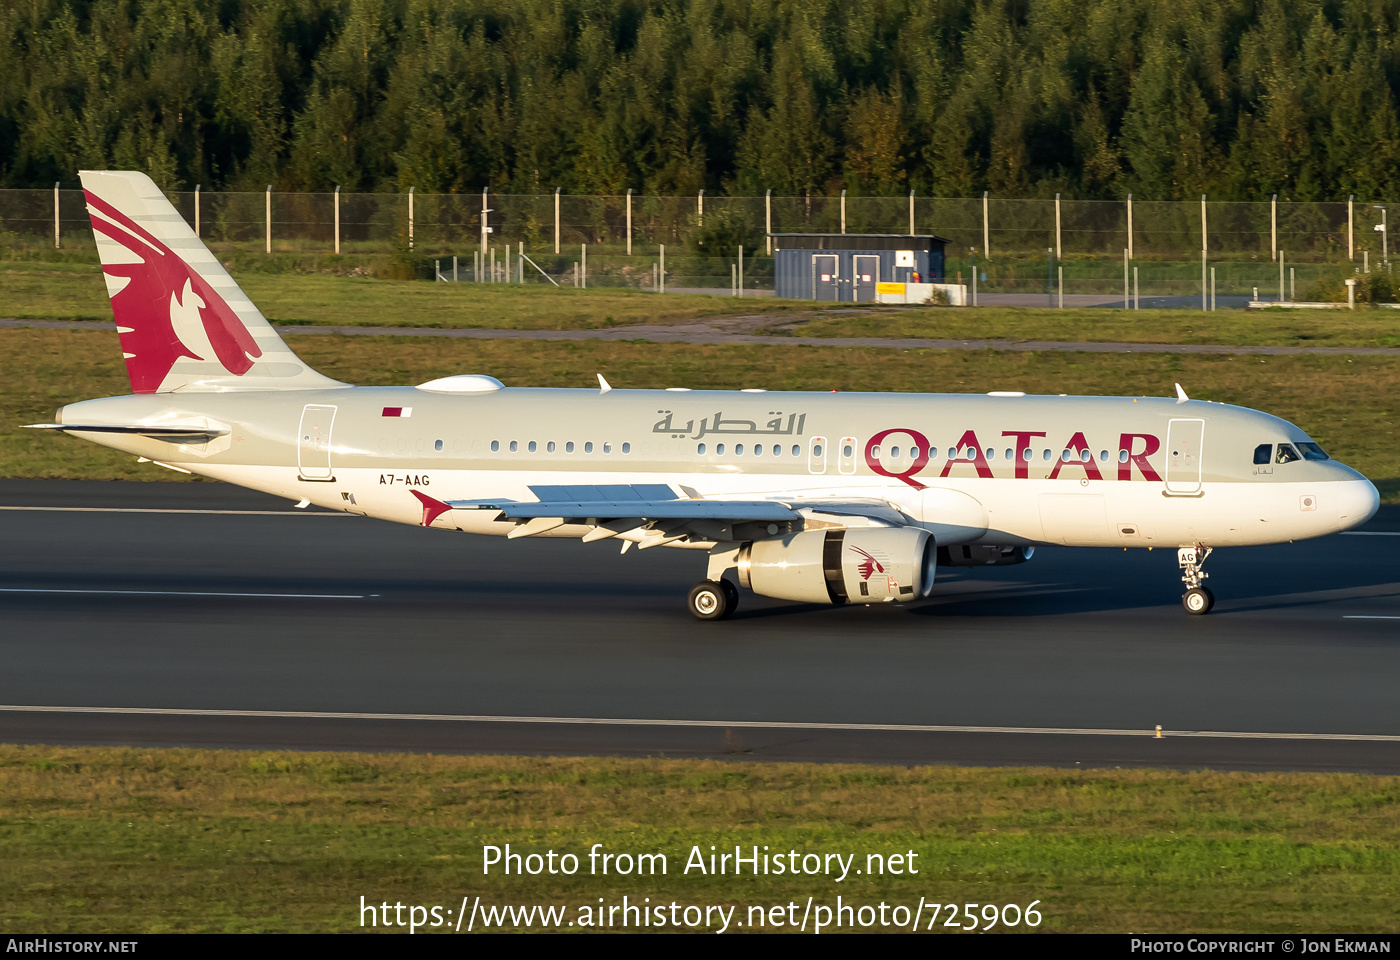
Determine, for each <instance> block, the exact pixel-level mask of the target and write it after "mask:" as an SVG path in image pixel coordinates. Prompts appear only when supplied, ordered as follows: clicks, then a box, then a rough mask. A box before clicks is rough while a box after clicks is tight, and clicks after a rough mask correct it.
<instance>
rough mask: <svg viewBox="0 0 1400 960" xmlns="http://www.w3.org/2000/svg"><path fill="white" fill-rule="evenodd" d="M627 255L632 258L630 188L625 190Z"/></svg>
mask: <svg viewBox="0 0 1400 960" xmlns="http://www.w3.org/2000/svg"><path fill="white" fill-rule="evenodd" d="M627 255H628V256H629V257H630V256H632V188H631V187H628V188H627Z"/></svg>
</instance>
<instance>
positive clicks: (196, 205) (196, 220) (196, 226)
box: [194, 183, 199, 240]
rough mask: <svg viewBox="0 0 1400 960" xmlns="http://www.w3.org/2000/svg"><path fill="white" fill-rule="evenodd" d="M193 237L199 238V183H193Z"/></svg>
mask: <svg viewBox="0 0 1400 960" xmlns="http://www.w3.org/2000/svg"><path fill="white" fill-rule="evenodd" d="M194 237H195V239H196V240H198V239H199V184H197V183H196V184H195V185H194Z"/></svg>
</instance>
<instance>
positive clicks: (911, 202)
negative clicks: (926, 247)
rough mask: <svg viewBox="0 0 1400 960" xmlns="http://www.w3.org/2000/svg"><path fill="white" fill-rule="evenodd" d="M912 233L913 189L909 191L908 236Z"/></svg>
mask: <svg viewBox="0 0 1400 960" xmlns="http://www.w3.org/2000/svg"><path fill="white" fill-rule="evenodd" d="M913 235H914V191H913V190H910V191H909V236H911V237H912V236H913Z"/></svg>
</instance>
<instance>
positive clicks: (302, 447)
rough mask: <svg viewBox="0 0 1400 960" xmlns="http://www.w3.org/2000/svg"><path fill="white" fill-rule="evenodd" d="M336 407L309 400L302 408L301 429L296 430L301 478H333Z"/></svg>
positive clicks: (299, 476)
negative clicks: (332, 446) (332, 431)
mask: <svg viewBox="0 0 1400 960" xmlns="http://www.w3.org/2000/svg"><path fill="white" fill-rule="evenodd" d="M335 410H336V408H335V407H332V406H323V405H321V404H315V403H310V404H307V405H306V407H305V408H304V409H303V410H302V411H301V430H300V431H299V432H298V433H297V476H298V478H300V479H302V480H320V481H330V480H334V479H335V475H334V474H333V473H332V472H331V425H332V424H333V423H335Z"/></svg>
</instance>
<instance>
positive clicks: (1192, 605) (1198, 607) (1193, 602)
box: [1181, 587, 1215, 616]
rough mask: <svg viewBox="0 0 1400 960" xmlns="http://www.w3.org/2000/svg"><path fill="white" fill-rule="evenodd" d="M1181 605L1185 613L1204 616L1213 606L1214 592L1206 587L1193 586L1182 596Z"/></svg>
mask: <svg viewBox="0 0 1400 960" xmlns="http://www.w3.org/2000/svg"><path fill="white" fill-rule="evenodd" d="M1181 605H1182V606H1183V607H1185V608H1186V612H1187V613H1191V614H1195V615H1196V616H1204V615H1205V614H1207V613H1210V609H1211V607H1213V606H1215V594H1213V593H1211V592H1210V589H1209V588H1208V587H1193V588H1192V589H1190V590H1187V591H1186V593H1185V594H1184V595H1183V596H1182V598H1181Z"/></svg>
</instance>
